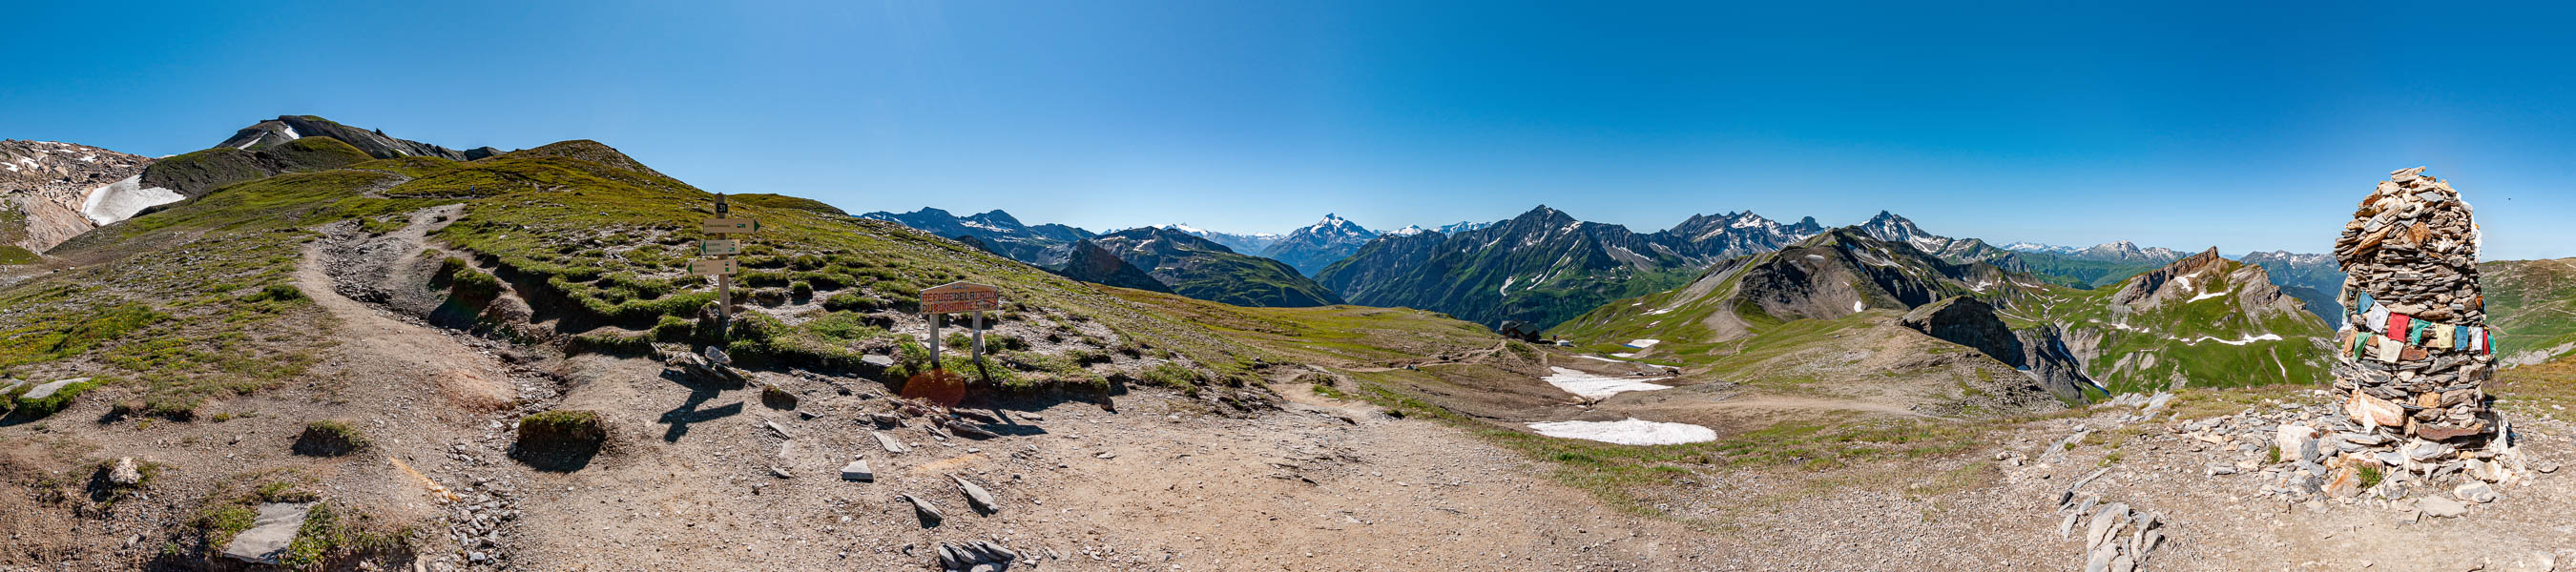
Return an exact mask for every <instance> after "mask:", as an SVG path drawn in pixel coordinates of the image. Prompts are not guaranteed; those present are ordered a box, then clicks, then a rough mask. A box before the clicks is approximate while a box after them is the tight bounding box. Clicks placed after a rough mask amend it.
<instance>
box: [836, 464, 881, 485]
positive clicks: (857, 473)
mask: <svg viewBox="0 0 2576 572" xmlns="http://www.w3.org/2000/svg"><path fill="white" fill-rule="evenodd" d="M841 480H844V481H867V482H871V483H873V482H876V480H877V473H876V471H871V470H868V460H867V459H859V460H856V461H850V464H847V465H841Z"/></svg>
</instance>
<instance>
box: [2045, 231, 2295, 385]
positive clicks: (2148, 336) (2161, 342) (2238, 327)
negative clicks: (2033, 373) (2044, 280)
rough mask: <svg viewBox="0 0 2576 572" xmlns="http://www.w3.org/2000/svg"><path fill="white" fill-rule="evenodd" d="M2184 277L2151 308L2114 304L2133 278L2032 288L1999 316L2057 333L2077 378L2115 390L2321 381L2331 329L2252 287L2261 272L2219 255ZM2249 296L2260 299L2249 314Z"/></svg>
mask: <svg viewBox="0 0 2576 572" xmlns="http://www.w3.org/2000/svg"><path fill="white" fill-rule="evenodd" d="M2213 258H2214V257H2213ZM2176 264H2177V265H2180V264H2184V263H2181V262H2178V263H2176ZM2185 275H2186V276H2191V277H2193V278H2194V280H2192V281H2190V282H2189V283H2188V286H2189V292H2185V293H2182V294H2179V295H2172V297H2170V298H2168V299H2163V300H2160V301H2159V302H2158V303H2156V304H2154V305H2153V307H2151V308H2144V309H2140V308H2138V305H2137V304H2121V303H2119V302H2118V301H2117V299H2116V298H2117V296H2118V294H2119V293H2120V292H2121V290H2122V287H2123V286H2127V285H2132V284H2137V283H2138V282H2139V281H2140V280H2141V279H2142V278H2143V275H2142V276H2140V277H2131V278H2129V279H2128V280H2127V281H2125V282H2122V283H2121V284H2118V285H2114V286H2109V287H2103V288H2098V289H2091V290H2079V289H2074V288H2066V287H2062V286H2047V287H2042V288H2033V289H2030V290H2027V291H2024V292H2022V293H2020V294H2018V295H2016V296H2015V297H2014V298H2013V299H2012V300H2010V301H2009V303H2008V306H2009V309H2007V310H2005V311H2004V312H2002V315H2003V316H2004V318H2005V321H2006V323H2009V324H2011V325H2012V326H2013V327H2014V328H2017V329H2018V328H2025V327H2033V326H2042V325H2054V326H2057V327H2060V328H2063V329H2064V330H2065V332H2066V338H2068V339H2069V340H2070V344H2069V345H2071V346H2075V347H2074V351H2075V353H2076V354H2077V355H2078V356H2079V357H2082V358H2083V359H2084V365H2085V367H2084V369H2085V373H2086V374H2087V375H2090V376H2092V377H2093V379H2094V380H2095V381H2097V382H2100V383H2101V384H2102V385H2103V386H2105V387H2107V388H2109V389H2111V390H2112V391H2113V392H2115V393H2119V392H2132V391H2156V390H2161V389H2165V388H2167V387H2180V386H2191V387H2213V386H2217V387H2235V386H2250V385H2263V384H2271V383H2316V382H2319V381H2321V380H2324V379H2326V378H2327V377H2328V376H2327V374H2326V368H2327V366H2329V365H2331V362H2330V360H2331V358H2330V357H2328V356H2327V354H2326V351H2325V349H2324V347H2323V344H2322V343H2321V342H2320V341H2319V340H2324V339H2330V338H2332V337H2333V336H2334V332H2333V331H2332V330H2331V329H2329V328H2328V327H2327V326H2326V325H2325V323H2324V322H2323V321H2320V320H2319V319H2317V317H2316V316H2315V315H2314V314H2310V313H2308V312H2306V311H2305V310H2304V309H2302V308H2300V307H2299V305H2298V302H2297V300H2296V299H2294V298H2290V297H2288V296H2286V295H2282V294H2280V293H2279V291H2278V289H2277V287H2274V286H2272V285H2271V284H2270V282H2269V281H2268V280H2264V281H2261V282H2260V283H2254V282H2253V281H2255V280H2257V279H2259V278H2262V277H2264V276H2266V275H2265V274H2264V273H2263V272H2262V268H2261V267H2257V266H2249V265H2243V264H2239V263H2236V262H2232V261H2227V260H2223V259H2219V260H2215V261H2214V262H2212V263H2211V267H2210V268H2209V269H2208V270H2204V271H2199V272H2192V273H2187V274H2185ZM2182 285H2183V283H2172V284H2168V286H2172V287H2177V288H2180V287H2182ZM2267 291H2268V292H2270V294H2265V292H2267ZM2202 296H2207V297H2202ZM2249 296H2254V297H2262V298H2265V299H2262V300H2257V301H2255V303H2254V308H2255V309H2252V310H2249V309H2248V306H2247V302H2246V298H2247V297H2249ZM2275 337H2277V338H2278V339H2273V338H2275Z"/></svg>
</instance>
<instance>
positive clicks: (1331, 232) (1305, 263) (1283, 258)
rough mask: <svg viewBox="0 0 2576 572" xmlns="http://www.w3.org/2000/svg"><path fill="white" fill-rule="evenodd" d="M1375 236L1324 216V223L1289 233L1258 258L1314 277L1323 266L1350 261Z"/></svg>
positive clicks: (1335, 216) (1264, 250)
mask: <svg viewBox="0 0 2576 572" xmlns="http://www.w3.org/2000/svg"><path fill="white" fill-rule="evenodd" d="M1377 237H1378V233H1376V232H1372V231H1370V230H1369V229H1367V228H1364V227H1361V226H1360V225H1359V224H1358V223H1354V222H1351V221H1350V219H1345V218H1342V217H1341V216H1339V215H1330V214H1327V215H1324V220H1320V221H1316V222H1315V224H1311V225H1306V227H1305V228H1300V229H1297V230H1296V231H1293V232H1290V233H1288V236H1287V237H1285V238H1281V239H1279V241H1278V242H1276V243H1273V244H1271V245H1270V246H1269V247H1268V248H1264V249H1262V250H1261V256H1262V257H1264V258H1269V259H1271V260H1277V261H1280V262H1286V263H1288V265H1289V266H1291V267H1294V268H1296V269H1297V272H1299V273H1302V274H1306V275H1309V276H1311V275H1314V274H1315V273H1317V272H1322V271H1323V270H1324V267H1325V266H1330V265H1332V263H1334V262H1340V261H1341V260H1342V259H1344V258H1350V257H1351V254H1352V253H1355V252H1359V250H1360V247H1361V246H1363V245H1367V244H1368V241H1370V240H1372V239H1375V238H1377Z"/></svg>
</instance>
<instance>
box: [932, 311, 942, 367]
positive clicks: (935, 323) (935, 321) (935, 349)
mask: <svg viewBox="0 0 2576 572" xmlns="http://www.w3.org/2000/svg"><path fill="white" fill-rule="evenodd" d="M942 316H943V315H942V314H931V315H930V369H939V319H940V318H941V317H942Z"/></svg>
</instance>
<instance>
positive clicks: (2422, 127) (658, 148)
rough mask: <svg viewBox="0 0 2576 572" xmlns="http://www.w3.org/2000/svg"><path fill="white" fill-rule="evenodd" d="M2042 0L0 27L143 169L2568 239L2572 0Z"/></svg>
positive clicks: (33, 86)
mask: <svg viewBox="0 0 2576 572" xmlns="http://www.w3.org/2000/svg"><path fill="white" fill-rule="evenodd" d="M1796 4H1807V3H1796ZM2060 4H2085V3H2047V4H2038V3H2034V4H2000V3H1920V2H1902V3H1875V4H1834V5H1822V4H1818V5H1813V6H1799V7H1787V6H1780V5H1772V4H1763V5H1744V6H1725V5H1719V4H1714V3H1675V4H1654V3H1643V4H1627V3H1606V2H1567V3H1548V4H1536V3H1509V2H1459V3H1412V2H1385V1H1357V2H1330V1H1326V2H1125V1H1117V0H1103V1H1084V2H950V3H926V2H925V3H915V2H810V3H809V2H740V3H710V2H689V3H677V2H673V3H609V2H599V3H573V2H508V3H478V2H436V3H431V2H394V3H375V2H331V3H305V2H258V3H205V2H187V3H155V2H139V3H104V4H100V3H50V2H49V3H35V4H30V5H24V6H17V7H14V8H12V10H11V13H10V14H9V17H8V18H6V19H5V20H0V50H5V52H6V53H8V54H11V55H10V56H8V57H5V58H0V77H5V78H8V79H7V80H6V82H5V83H0V109H5V110H7V112H6V113H0V138H19V139H46V140H61V141H71V142H78V143H84V144H91V145H98V146H103V147H108V148H111V149H116V150H120V151H126V152H132V153H142V154H147V155H163V154H172V153H181V152H186V151H191V150H195V149H199V148H203V147H206V146H209V145H212V144H214V143H215V142H217V141H220V140H222V139H223V138H224V137H225V136H227V135H230V134H231V132H232V131H233V130H234V129H238V128H240V127H243V126H246V125H248V124H250V123H252V122H254V121H257V120H259V119H262V118H265V117H272V116H276V115H280V114H314V115H321V116H325V117H330V118H332V119H336V120H339V121H342V122H346V123H350V124H353V125H359V126H363V127H371V128H380V129H383V130H384V131H385V132H387V133H388V134H392V135H395V136H398V137H404V138H409V139H416V140H421V141H428V142H432V143H438V144H442V145H447V146H450V147H459V148H463V147H473V146H481V145H491V146H495V147H500V148H503V149H515V148H525V147H534V146H537V145H542V144H545V143H548V142H552V141H556V140H562V139H574V138H589V139H597V140H600V141H603V142H606V143H609V144H611V145H614V146H616V147H618V148H620V149H623V150H625V151H626V152H628V153H629V154H631V155H634V156H635V157H637V158H639V159H641V160H643V161H645V162H646V163H648V164H651V165H653V166H654V167H655V168H657V169H660V170H662V171H663V172H666V173H670V174H672V175H674V176H677V177H679V178H681V179H683V180H686V181H688V182H690V183H692V184H696V185H698V186H700V187H702V188H706V189H709V190H716V191H727V192H778V193H785V194H791V195H800V196H807V197H813V198H817V199H822V200H824V201H826V202H829V203H832V204H834V205H837V206H840V207H842V208H844V209H847V210H850V211H852V212H863V211H870V210H912V209H914V208H918V207H922V206H936V207H941V208H946V209H949V210H951V211H957V212H960V213H964V212H976V211H983V210H986V209H992V208H1003V209H1007V210H1009V211H1010V212H1012V213H1014V214H1016V215H1018V216H1020V217H1021V218H1022V219H1023V220H1026V221H1029V222H1066V223H1070V224H1075V225H1079V226H1084V227H1088V228H1093V229H1109V228H1123V227H1129V226H1137V225H1144V224H1153V223H1165V222H1189V223H1192V224H1193V225H1195V226H1200V227H1206V228H1212V229H1218V230H1230V231H1284V230H1287V229H1290V228H1294V227H1297V226H1301V225H1304V224H1308V223H1311V222H1313V221H1314V220H1315V219H1317V218H1320V217H1321V216H1322V215H1323V214H1324V213H1326V212H1334V213H1339V214H1341V215H1343V216H1345V217H1347V218H1350V219H1352V220H1354V221H1356V222H1359V223H1361V224H1363V225H1367V226H1370V227H1372V228H1381V229H1383V228H1394V227H1398V226H1402V225H1406V224H1423V225H1426V226H1428V225H1433V224H1439V223H1447V222H1455V221H1460V220H1494V219H1501V218H1507V217H1510V216H1512V215H1515V214H1518V213H1520V212H1522V211H1525V210H1528V209H1529V208H1531V207H1532V206H1534V205H1537V204H1541V203H1545V204H1547V205H1550V206H1554V207H1557V208H1560V209H1563V210H1565V211H1567V212H1569V213H1572V214H1574V215H1575V216H1577V217H1580V218H1584V219H1587V220H1593V221H1599V222H1609V223H1619V224H1625V225H1628V226H1630V227H1631V228H1635V229H1638V230H1641V231H1646V230H1655V229H1661V228H1664V227H1668V226H1671V225H1672V224H1674V223H1676V222H1679V221H1680V220H1682V219H1683V218H1685V217H1687V216H1689V215H1690V214H1692V213H1715V212H1728V211H1737V210H1747V209H1750V210H1753V211H1756V212H1759V213H1762V214H1764V215H1768V216H1771V217H1773V218H1781V219H1790V220H1794V219H1795V218H1797V217H1800V216H1814V217H1816V218H1817V219H1818V220H1820V221H1823V222H1825V223H1827V224H1852V223H1857V222H1860V221H1862V220H1865V219H1866V218H1867V217H1869V216H1870V215H1871V214H1874V213H1876V212H1877V211H1879V210H1881V209H1886V210H1892V211H1895V212H1897V213H1900V214H1904V215H1906V216H1908V217H1910V218H1913V219H1915V220H1916V221H1917V222H1918V223H1920V224H1922V225H1923V226H1924V227H1925V228H1926V229H1928V230H1931V231H1933V232H1937V233H1942V234H1947V235H1951V236H1975V237H1981V238H1986V239H1988V240H1991V241H1995V242H1998V243H2001V242H2010V241H2016V240H2032V241H2042V242H2051V243H2061V244H2075V245H2086V244H2094V243H2100V242H2106V241H2111V240H2120V239H2128V240H2135V241H2137V242H2139V243H2141V244H2146V245H2151V246H2155V245H2160V246H2169V247H2174V248H2185V249H2198V248H2203V247H2207V246H2211V245H2215V246H2218V247H2220V248H2221V249H2222V250H2223V251H2225V252H2227V253H2228V254H2230V255H2234V254H2241V253H2243V252H2245V251H2248V250H2254V249H2263V250H2270V249H2275V248H2284V249H2290V250H2295V251H2307V252H2321V251H2324V250H2325V249H2326V248H2327V247H2328V246H2329V243H2330V241H2331V239H2332V237H2333V235H2334V233H2335V232H2336V230H2337V229H2338V228H2339V226H2340V224H2341V223H2342V222H2343V221H2344V220H2346V217H2347V216H2349V213H2350V210H2351V207H2352V204H2353V203H2354V202H2355V201H2356V200H2357V199H2358V198H2359V197H2360V196H2361V195H2362V194H2363V193H2365V192H2367V191H2368V190H2369V189H2370V187H2371V185H2372V184H2373V182H2374V181H2376V180H2379V179H2380V178H2382V177H2383V176H2384V175H2385V174H2386V172H2387V171H2389V170H2391V169H2397V168H2402V167H2411V166H2415V165H2428V166H2430V167H2431V172H2432V173H2433V174H2435V175H2437V176H2442V177H2444V178H2447V179H2450V180H2452V181H2453V182H2454V184H2455V185H2456V186H2458V187H2459V188H2461V189H2462V190H2463V191H2465V192H2466V193H2467V196H2468V198H2469V200H2470V201H2471V202H2472V203H2473V204H2475V205H2477V206H2478V207H2479V208H2480V211H2479V215H2480V219H2481V221H2482V222H2483V223H2484V224H2485V225H2486V226H2487V229H2488V239H2487V245H2488V253H2487V254H2488V258H2539V257H2563V256H2576V225H2571V224H2569V219H2570V218H2571V216H2576V160H2570V159H2571V157H2576V115H2571V111H2570V104H2569V102H2576V31H2571V30H2570V29H2569V26H2568V23H2569V22H2576V18H2570V16H2571V15H2576V14H2570V13H2569V10H2568V9H2566V8H2560V7H2543V6H2509V5H2502V4H2496V5H2482V6H2479V7H2463V6H2457V5H2448V6H2433V5H2423V6H2421V7H2406V6H2404V5H2397V4H2385V5H2382V4H2370V3H2335V4H2328V3H2314V4H2305V5H2301V4H2296V3H2238V2H2229V3H2206V4H2197V3H2173V2H2163V3H2153V4H2147V3H2140V4H2139V5H2137V6H2135V7H2123V6H2109V5H2103V6H2065V5H2060ZM2245 4H2279V5H2274V6H2246V5H2245Z"/></svg>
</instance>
